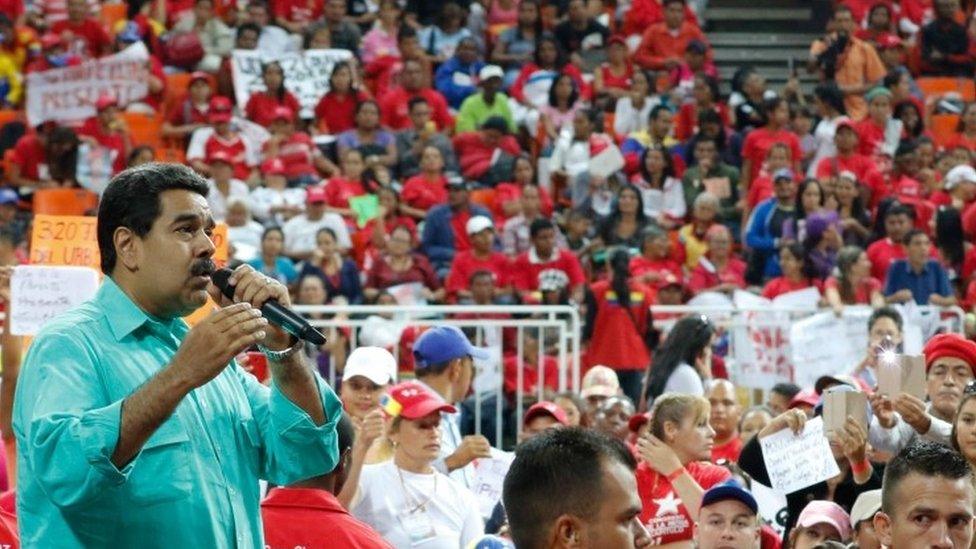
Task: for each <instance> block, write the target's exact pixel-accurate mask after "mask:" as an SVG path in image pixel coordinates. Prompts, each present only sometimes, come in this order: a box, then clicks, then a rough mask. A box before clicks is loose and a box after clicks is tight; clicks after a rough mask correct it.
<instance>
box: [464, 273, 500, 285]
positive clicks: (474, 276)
mask: <svg viewBox="0 0 976 549" xmlns="http://www.w3.org/2000/svg"><path fill="white" fill-rule="evenodd" d="M485 276H486V277H488V278H489V279H491V280H492V282H494V280H495V273H493V272H491V271H489V270H486V269H478V270H476V271H475V272H473V273H471V276H469V277H468V286H469V287H470V286H471V285H472V284H474V281H475V280H476V279H478V278H481V277H485Z"/></svg>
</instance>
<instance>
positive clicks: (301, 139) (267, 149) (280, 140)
mask: <svg viewBox="0 0 976 549" xmlns="http://www.w3.org/2000/svg"><path fill="white" fill-rule="evenodd" d="M268 129H269V130H270V132H271V137H270V138H269V139H268V140H267V141H266V142H265V143H264V150H263V153H264V158H265V159H266V160H267V159H271V158H278V159H279V160H281V162H282V164H284V165H285V175H286V176H287V177H288V185H289V186H291V187H307V186H308V185H314V184H315V183H317V182H318V181H319V172H320V171H321V172H322V173H326V174H335V173H339V168H338V167H336V165H335V164H333V163H332V162H331V161H330V160H329V159H328V158H326V157H325V155H324V154H322V151H320V150H319V148H318V147H317V146H316V145H315V143H314V142H312V137H311V136H310V135H308V134H307V133H305V132H303V131H297V130H295V111H293V110H291V109H289V108H288V107H275V108H274V110H273V112H272V113H271V123H270V127H269V128H268Z"/></svg>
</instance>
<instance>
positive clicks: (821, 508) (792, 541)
mask: <svg viewBox="0 0 976 549" xmlns="http://www.w3.org/2000/svg"><path fill="white" fill-rule="evenodd" d="M850 522H851V518H850V516H849V515H848V514H847V512H846V511H845V510H844V509H842V508H841V507H840V506H838V505H837V504H836V503H834V502H832V501H823V500H816V501H811V502H810V503H808V504H807V506H806V507H804V508H803V511H802V512H801V513H800V516H799V517H798V518H797V520H796V528H794V529H793V530H791V531H790V533H789V541H788V542H787V543H789V546H790V547H797V548H803V547H819V546H820V545H825V544H829V543H830V542H835V543H837V545H840V546H843V545H844V544H845V543H847V542H848V541H850V539H851V524H850Z"/></svg>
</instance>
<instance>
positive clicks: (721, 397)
mask: <svg viewBox="0 0 976 549" xmlns="http://www.w3.org/2000/svg"><path fill="white" fill-rule="evenodd" d="M708 402H709V403H710V404H711V411H710V413H709V416H708V424H709V425H711V426H712V430H714V431H715V445H714V446H712V463H716V464H717V463H718V461H719V460H720V459H724V460H725V461H726V462H728V463H735V462H736V461H738V460H739V452H741V451H742V441H741V440H740V439H739V414H740V413H741V411H742V410H741V408H740V407H739V402H738V401H737V400H736V398H735V385H732V382H730V381H729V380H727V379H716V380H715V381H713V382H712V384H711V387H709V389H708Z"/></svg>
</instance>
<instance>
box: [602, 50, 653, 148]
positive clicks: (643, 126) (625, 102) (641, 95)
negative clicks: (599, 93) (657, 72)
mask: <svg viewBox="0 0 976 549" xmlns="http://www.w3.org/2000/svg"><path fill="white" fill-rule="evenodd" d="M611 49H613V48H611ZM654 89H655V82H654V78H653V76H652V75H651V74H650V73H648V72H647V71H644V70H635V71H633V74H632V75H631V76H630V78H629V85H628V86H627V89H626V90H625V93H623V94H621V95H620V96H619V97H618V98H617V101H616V104H615V106H614V111H613V134H614V135H615V136H616V139H617V140H618V141H621V140H623V138H625V137H626V136H628V135H630V134H632V133H647V126H648V121H649V119H650V116H651V109H653V108H654V107H657V106H658V105H660V104H661V100H660V98H658V97H657V96H656V95H654Z"/></svg>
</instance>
